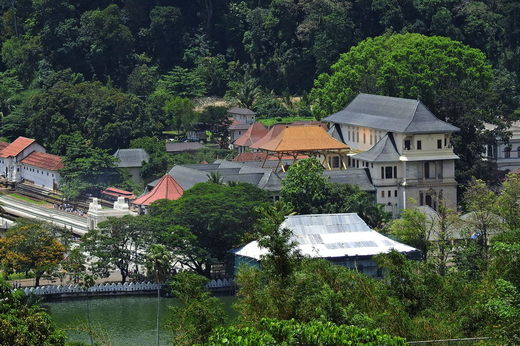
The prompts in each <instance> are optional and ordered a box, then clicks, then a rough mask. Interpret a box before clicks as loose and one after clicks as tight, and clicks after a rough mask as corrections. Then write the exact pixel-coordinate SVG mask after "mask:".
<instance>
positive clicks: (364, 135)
mask: <svg viewBox="0 0 520 346" xmlns="http://www.w3.org/2000/svg"><path fill="white" fill-rule="evenodd" d="M363 144H367V135H366V133H365V132H363Z"/></svg>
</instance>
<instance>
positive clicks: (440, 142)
mask: <svg viewBox="0 0 520 346" xmlns="http://www.w3.org/2000/svg"><path fill="white" fill-rule="evenodd" d="M437 149H442V139H438V140H437Z"/></svg>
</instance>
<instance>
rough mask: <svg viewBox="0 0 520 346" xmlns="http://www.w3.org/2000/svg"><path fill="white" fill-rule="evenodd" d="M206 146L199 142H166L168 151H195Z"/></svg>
mask: <svg viewBox="0 0 520 346" xmlns="http://www.w3.org/2000/svg"><path fill="white" fill-rule="evenodd" d="M203 147H204V146H203V145H202V144H200V143H199V142H179V143H175V142H168V143H166V151H167V152H168V153H182V152H185V151H195V150H199V149H201V148H203Z"/></svg>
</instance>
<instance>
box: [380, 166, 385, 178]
mask: <svg viewBox="0 0 520 346" xmlns="http://www.w3.org/2000/svg"><path fill="white" fill-rule="evenodd" d="M381 179H385V167H381Z"/></svg>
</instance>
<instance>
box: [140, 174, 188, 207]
mask: <svg viewBox="0 0 520 346" xmlns="http://www.w3.org/2000/svg"><path fill="white" fill-rule="evenodd" d="M183 194H184V189H183V188H182V187H181V186H180V185H179V184H178V183H177V182H176V181H175V179H173V177H172V176H171V175H169V174H165V175H164V176H163V177H162V178H161V179H159V181H158V182H157V184H156V185H155V186H154V188H153V189H152V190H151V191H150V192H148V193H145V194H144V195H142V196H140V197H139V198H137V199H136V200H134V201H133V202H132V203H133V204H136V205H150V204H152V203H153V202H155V201H158V200H160V199H169V200H172V201H173V200H176V199H179V198H181V196H182V195H183Z"/></svg>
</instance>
